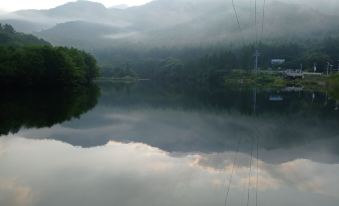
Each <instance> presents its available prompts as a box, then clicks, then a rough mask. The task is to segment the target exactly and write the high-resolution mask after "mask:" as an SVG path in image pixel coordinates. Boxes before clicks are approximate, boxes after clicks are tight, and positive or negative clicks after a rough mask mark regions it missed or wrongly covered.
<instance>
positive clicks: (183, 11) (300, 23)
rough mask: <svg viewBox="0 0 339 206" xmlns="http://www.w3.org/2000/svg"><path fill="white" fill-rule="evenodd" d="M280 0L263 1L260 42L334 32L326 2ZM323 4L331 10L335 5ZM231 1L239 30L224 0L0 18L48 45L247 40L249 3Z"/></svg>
mask: <svg viewBox="0 0 339 206" xmlns="http://www.w3.org/2000/svg"><path fill="white" fill-rule="evenodd" d="M283 1H284V2H280V1H269V2H268V3H267V5H266V18H265V32H264V35H263V38H264V39H265V40H274V41H275V40H290V39H293V40H294V41H297V40H298V39H313V38H322V37H325V36H330V35H336V33H337V31H338V30H339V22H338V21H337V19H338V18H339V17H338V16H335V15H333V14H329V13H328V12H325V11H330V9H329V8H326V7H329V6H328V5H327V4H323V5H324V6H320V5H319V4H320V3H319V2H318V1H306V0H302V1H298V4H293V3H291V2H293V1H292V0H283ZM287 2H290V3H287ZM310 2H311V3H310ZM328 2H329V5H332V6H331V8H332V9H333V8H336V6H337V4H338V3H336V2H335V1H332V0H328ZM236 3H237V10H238V13H239V18H240V22H241V27H242V29H241V31H239V29H238V26H237V24H236V19H235V16H234V12H233V9H232V5H231V3H230V1H224V0H155V1H152V2H150V3H148V4H145V5H142V6H136V7H128V8H125V7H122V8H123V9H119V8H106V7H105V6H104V5H102V4H100V3H95V2H90V1H77V2H71V3H67V4H65V5H62V6H59V7H56V8H53V9H49V10H23V11H17V12H14V13H11V14H8V15H2V17H1V18H2V19H3V20H1V21H2V22H8V23H11V24H12V25H14V27H15V28H16V29H17V30H19V31H23V32H30V33H34V34H35V35H37V36H39V37H42V38H45V39H46V40H48V41H50V42H52V43H53V44H57V45H66V46H75V47H79V48H84V49H88V48H92V49H93V48H95V47H99V48H101V47H113V46H116V45H120V44H122V45H124V44H128V45H130V44H138V45H147V46H177V45H187V46H189V45H208V44H216V43H220V42H224V43H234V42H236V43H237V42H241V41H243V40H245V41H247V42H250V41H253V39H254V36H255V27H254V22H253V17H254V9H253V8H254V5H253V2H252V3H251V1H246V0H239V1H236ZM258 3H259V4H258V6H259V9H258V19H259V23H258V28H260V29H259V30H261V26H260V24H261V16H262V13H261V12H262V11H261V10H262V5H261V4H260V3H261V1H258ZM330 3H332V4H330ZM316 6H319V7H318V8H319V9H316ZM259 35H260V33H259Z"/></svg>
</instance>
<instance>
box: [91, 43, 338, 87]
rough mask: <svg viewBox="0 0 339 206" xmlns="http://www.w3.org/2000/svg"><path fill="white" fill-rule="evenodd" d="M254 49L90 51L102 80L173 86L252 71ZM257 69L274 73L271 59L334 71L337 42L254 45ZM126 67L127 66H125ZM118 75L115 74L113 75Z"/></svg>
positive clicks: (287, 66)
mask: <svg viewBox="0 0 339 206" xmlns="http://www.w3.org/2000/svg"><path fill="white" fill-rule="evenodd" d="M255 48H256V47H255V45H244V46H242V47H235V46H232V45H214V46H210V47H195V48H193V47H191V48H155V49H143V48H138V47H136V48H116V49H105V50H100V51H94V55H95V56H96V58H97V59H98V61H99V62H100V63H101V66H102V75H103V76H115V77H120V76H121V70H124V69H125V70H127V71H132V72H133V73H135V74H137V75H138V76H139V77H140V78H149V79H152V80H161V81H165V80H167V81H174V82H178V81H179V82H180V81H184V82H186V83H187V82H189V81H197V82H205V81H209V80H211V79H213V78H215V77H217V78H219V77H220V76H222V74H224V75H226V74H227V73H230V72H232V71H234V70H242V71H252V70H253V67H254V57H253V55H254V52H255ZM258 49H259V51H260V58H259V67H260V68H261V69H262V70H268V69H273V70H274V69H277V68H274V66H272V65H271V59H285V60H286V62H285V64H283V65H280V67H281V68H283V69H299V68H300V65H303V69H304V70H305V71H313V65H314V64H316V65H317V68H318V72H325V71H326V69H327V65H328V63H330V64H331V65H333V67H332V68H333V69H336V68H337V67H338V65H337V64H338V60H339V38H326V39H322V40H316V41H312V40H305V41H300V42H286V41H282V42H276V43H269V44H264V43H260V44H259V45H258ZM126 65H127V66H126ZM115 71H119V72H117V73H116V72H115Z"/></svg>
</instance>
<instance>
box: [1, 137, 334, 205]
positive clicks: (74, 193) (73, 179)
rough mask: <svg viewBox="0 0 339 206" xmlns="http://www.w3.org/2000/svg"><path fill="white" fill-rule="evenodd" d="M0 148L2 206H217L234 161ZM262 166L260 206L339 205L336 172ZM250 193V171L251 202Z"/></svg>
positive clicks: (57, 145)
mask: <svg viewBox="0 0 339 206" xmlns="http://www.w3.org/2000/svg"><path fill="white" fill-rule="evenodd" d="M0 148H1V151H2V155H1V156H0V165H1V170H0V180H1V181H0V190H1V193H0V205H8V206H11V205H20V204H19V203H23V205H30V203H34V204H31V205H34V206H35V205H36V206H50V205H51V206H54V205H55V206H60V205H72V206H78V205H79V206H83V205H98V206H101V205H119V206H133V205H138V206H149V205H164V206H167V205H168V206H170V205H171V206H172V205H184V206H185V205H187V206H190V205H195V206H196V205H198V206H200V205H201V206H203V205H204V206H205V205H222V204H223V201H224V194H225V178H226V179H227V178H228V177H229V175H230V171H231V166H232V160H233V157H234V153H233V152H225V153H214V154H205V153H199V154H185V153H181V154H172V153H168V152H165V151H163V150H160V149H158V148H154V147H151V146H149V145H146V144H142V143H121V142H116V141H110V142H109V143H107V144H105V145H104V146H98V147H93V148H89V149H84V148H80V147H73V146H71V145H68V144H65V143H62V142H59V141H53V140H29V139H24V138H20V137H16V136H10V137H2V138H0ZM249 158H250V157H249V156H248V155H247V154H242V153H240V154H239V167H238V169H237V171H236V175H235V178H234V182H233V184H232V189H231V193H230V197H231V198H230V203H231V204H232V205H242V204H243V203H244V201H246V198H247V181H248V171H249V168H248V162H249ZM254 162H255V160H254ZM259 165H260V173H259V177H260V178H259V180H260V181H259V188H260V205H272V203H274V205H276V206H280V205H281V206H283V205H286V201H287V198H288V201H291V203H297V204H296V205H301V206H303V205H305V206H306V205H307V206H313V205H314V206H315V205H319V204H320V203H321V205H326V206H334V205H337V202H338V200H339V198H338V195H337V194H336V191H338V190H339V186H338V185H337V184H335V183H337V182H339V175H338V173H337V171H339V165H325V164H319V163H315V162H312V161H309V160H295V161H291V162H287V163H283V164H280V165H271V164H267V163H265V162H262V161H260V162H259ZM13 180H15V182H13ZM22 185H24V186H22ZM254 187H255V168H254V169H253V177H252V188H251V202H253V201H254V195H253V194H254V192H255V191H254ZM11 198H12V199H13V198H14V200H11ZM23 200H27V201H28V202H27V204H26V202H24V201H23ZM17 203H18V204H17Z"/></svg>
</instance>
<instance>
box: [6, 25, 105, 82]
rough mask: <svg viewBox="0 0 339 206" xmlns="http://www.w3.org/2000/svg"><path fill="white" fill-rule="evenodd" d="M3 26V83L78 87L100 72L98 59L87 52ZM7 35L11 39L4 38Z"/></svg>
mask: <svg viewBox="0 0 339 206" xmlns="http://www.w3.org/2000/svg"><path fill="white" fill-rule="evenodd" d="M0 28H1V29H0V85H1V86H6V87H11V88H12V87H58V88H59V87H76V86H80V85H85V84H89V83H90V82H91V81H92V80H93V79H94V78H96V77H97V76H98V75H99V67H98V66H97V62H96V59H95V58H94V57H93V56H92V55H90V54H88V53H86V52H83V51H80V50H77V49H74V48H65V47H53V46H50V45H49V43H46V42H45V41H43V40H39V39H37V38H36V37H34V36H31V35H25V34H20V33H17V32H16V31H15V30H14V29H13V28H12V27H11V26H10V25H4V26H2V25H1V26H0ZM1 34H4V35H2V36H1ZM5 36H6V37H8V39H4V38H2V37H5ZM31 44H32V45H31ZM29 45H30V46H29Z"/></svg>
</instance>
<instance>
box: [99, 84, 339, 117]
mask: <svg viewBox="0 0 339 206" xmlns="http://www.w3.org/2000/svg"><path fill="white" fill-rule="evenodd" d="M100 86H101V88H102V94H103V95H102V98H101V102H100V104H105V105H109V106H114V107H123V108H133V107H135V108H140V107H143V106H149V107H152V108H173V109H175V108H181V109H183V110H206V111H235V112H238V113H240V114H243V115H256V116H267V115H268V116H270V115H279V116H282V115H291V114H292V115H293V114H298V115H301V114H302V115H304V116H317V117H319V116H321V117H323V118H325V119H328V118H330V117H332V118H334V119H338V120H339V118H337V117H339V116H338V115H339V112H338V111H337V110H338V104H337V102H336V101H334V100H332V99H331V98H330V97H329V96H328V95H327V94H326V93H322V92H312V91H299V92H288V91H284V90H281V91H279V90H274V89H266V90H259V89H256V90H254V89H244V88H224V87H218V86H217V87H204V86H201V87H199V86H197V85H168V84H167V85H164V84H159V83H158V82H157V83H154V82H151V81H150V82H143V83H138V84H135V85H131V84H111V83H103V84H101V85H100ZM274 97H280V98H281V100H279V101H275V100H277V99H273V98H274ZM336 108H337V109H336Z"/></svg>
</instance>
